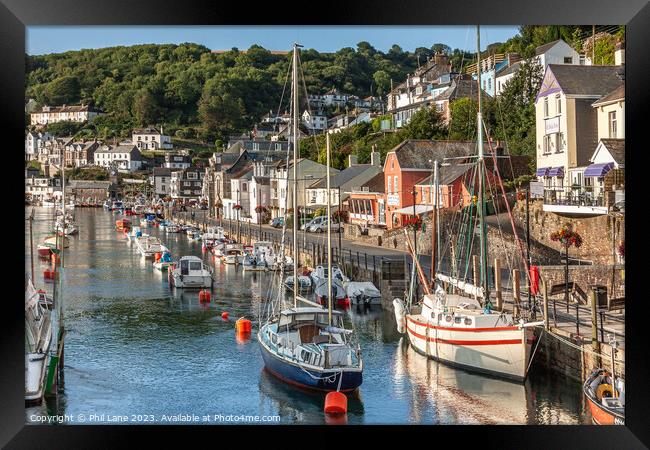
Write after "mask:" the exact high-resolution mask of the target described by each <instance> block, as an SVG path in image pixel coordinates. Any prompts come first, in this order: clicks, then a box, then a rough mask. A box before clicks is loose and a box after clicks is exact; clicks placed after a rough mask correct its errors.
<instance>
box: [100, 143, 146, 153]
mask: <svg viewBox="0 0 650 450" xmlns="http://www.w3.org/2000/svg"><path fill="white" fill-rule="evenodd" d="M134 150H135V151H137V152H138V153H140V152H139V150H138V147H136V146H135V145H115V146H112V145H104V146H103V147H100V149H99V150H97V153H129V152H132V151H134Z"/></svg>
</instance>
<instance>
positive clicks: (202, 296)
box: [199, 289, 210, 303]
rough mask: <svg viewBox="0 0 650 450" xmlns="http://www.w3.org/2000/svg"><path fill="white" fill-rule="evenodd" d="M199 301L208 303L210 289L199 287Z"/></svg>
mask: <svg viewBox="0 0 650 450" xmlns="http://www.w3.org/2000/svg"><path fill="white" fill-rule="evenodd" d="M199 301H200V302H206V303H210V291H208V290H207V289H201V290H200V291H199Z"/></svg>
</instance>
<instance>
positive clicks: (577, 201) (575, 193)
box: [544, 187, 608, 207]
mask: <svg viewBox="0 0 650 450" xmlns="http://www.w3.org/2000/svg"><path fill="white" fill-rule="evenodd" d="M604 194H605V192H604V191H603V190H601V189H594V188H590V187H582V188H572V187H559V188H545V189H544V203H545V204H547V205H565V206H589V207H605V206H608V205H607V202H606V201H605V196H604Z"/></svg>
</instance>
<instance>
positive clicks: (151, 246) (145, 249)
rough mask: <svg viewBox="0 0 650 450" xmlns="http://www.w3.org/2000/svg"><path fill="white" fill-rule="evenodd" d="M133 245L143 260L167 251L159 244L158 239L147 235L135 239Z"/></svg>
mask: <svg viewBox="0 0 650 450" xmlns="http://www.w3.org/2000/svg"><path fill="white" fill-rule="evenodd" d="M135 244H136V246H137V247H138V251H139V252H140V253H142V256H144V257H145V258H153V257H154V255H155V254H156V253H162V252H164V251H166V250H167V247H165V246H164V245H163V244H162V242H160V239H158V238H157V237H155V236H149V235H148V234H143V235H142V236H140V237H136V238H135Z"/></svg>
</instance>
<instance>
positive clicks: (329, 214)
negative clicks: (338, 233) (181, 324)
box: [325, 133, 340, 339]
mask: <svg viewBox="0 0 650 450" xmlns="http://www.w3.org/2000/svg"><path fill="white" fill-rule="evenodd" d="M325 142H326V146H327V169H326V173H327V175H326V176H327V319H328V323H329V325H330V327H331V326H332V223H331V222H332V211H331V202H330V196H331V191H330V134H329V133H327V134H326V135H325ZM339 226H340V225H339ZM331 336H332V335H331V334H330V339H331Z"/></svg>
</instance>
